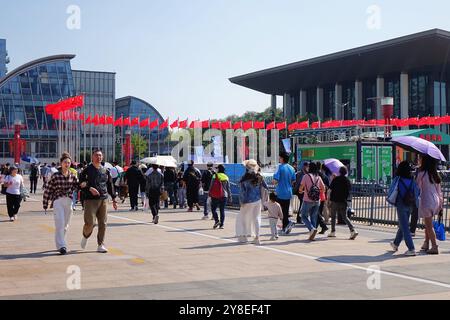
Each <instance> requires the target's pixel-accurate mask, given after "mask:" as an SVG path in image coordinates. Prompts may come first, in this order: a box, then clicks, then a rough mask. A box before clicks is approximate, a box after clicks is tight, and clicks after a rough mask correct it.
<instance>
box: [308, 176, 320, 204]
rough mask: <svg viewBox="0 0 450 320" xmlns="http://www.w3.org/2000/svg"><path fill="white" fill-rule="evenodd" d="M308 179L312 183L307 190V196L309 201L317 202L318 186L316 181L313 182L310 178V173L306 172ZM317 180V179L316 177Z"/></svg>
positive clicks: (318, 197)
mask: <svg viewBox="0 0 450 320" xmlns="http://www.w3.org/2000/svg"><path fill="white" fill-rule="evenodd" d="M308 177H309V179H311V183H312V184H313V185H312V187H311V189H309V191H308V190H307V191H308V197H309V199H311V201H314V202H319V201H320V188H319V187H318V186H317V182H316V183H314V181H313V179H312V178H311V175H309V174H308ZM317 180H319V179H317Z"/></svg>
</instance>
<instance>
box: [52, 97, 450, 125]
mask: <svg viewBox="0 0 450 320" xmlns="http://www.w3.org/2000/svg"><path fill="white" fill-rule="evenodd" d="M83 103H84V98H83V96H78V97H73V98H69V99H66V100H63V101H60V102H58V103H56V104H51V105H47V106H46V108H45V111H46V112H47V114H50V115H52V116H53V117H54V118H55V119H62V120H63V121H80V122H81V124H82V125H90V124H92V125H94V126H114V127H130V128H131V127H140V128H150V129H151V130H156V129H158V130H165V129H169V128H170V129H187V128H190V129H216V130H230V129H233V130H244V131H248V130H250V129H256V130H267V131H271V130H287V131H301V130H316V129H332V128H342V127H385V126H392V127H396V128H403V127H409V126H416V127H424V126H428V127H431V126H441V125H450V116H449V115H446V116H438V117H434V116H428V117H421V118H419V117H413V118H407V119H387V120H386V119H382V120H377V119H373V120H329V121H325V122H321V121H315V122H310V121H302V122H293V123H288V122H286V121H283V122H276V121H270V122H266V121H237V122H232V121H230V120H226V121H211V120H203V121H201V120H193V121H189V120H188V119H186V120H182V121H180V119H179V118H178V119H177V120H175V121H172V122H170V121H169V118H167V119H166V120H165V121H162V122H161V121H160V119H151V118H149V117H148V118H145V119H142V120H141V119H140V118H139V117H136V118H133V119H131V118H130V117H126V118H124V117H123V116H121V117H120V118H117V119H114V117H113V116H111V115H100V114H94V115H91V114H84V113H81V112H79V111H73V110H74V109H75V108H78V107H80V106H82V105H83ZM65 111H70V112H65Z"/></svg>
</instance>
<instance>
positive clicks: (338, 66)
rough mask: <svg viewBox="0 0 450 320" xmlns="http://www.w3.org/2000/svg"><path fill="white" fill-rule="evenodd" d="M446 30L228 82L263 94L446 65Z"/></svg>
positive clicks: (448, 35) (448, 43) (449, 48)
mask: <svg viewBox="0 0 450 320" xmlns="http://www.w3.org/2000/svg"><path fill="white" fill-rule="evenodd" d="M449 53H450V32H448V31H444V30H440V29H433V30H429V31H424V32H420V33H416V34H412V35H409V36H405V37H400V38H396V39H392V40H387V41H384V42H379V43H375V44H371V45H367V46H363V47H359V48H355V49H351V50H346V51H341V52H338V53H333V54H329V55H325V56H321V57H318V58H313V59H309V60H304V61H300V62H295V63H291V64H287V65H283V66H279V67H275V68H270V69H266V70H262V71H257V72H253V73H250V74H246V75H242V76H237V77H233V78H231V79H230V81H231V82H232V83H235V84H238V85H240V86H244V87H247V88H250V89H253V90H256V91H260V92H263V93H267V94H274V95H283V94H285V93H288V92H292V91H299V90H300V89H306V88H310V87H316V86H324V85H333V84H335V83H342V82H346V81H355V80H356V79H359V80H363V79H366V78H374V77H376V76H378V75H387V74H391V73H401V72H409V71H413V70H414V71H417V70H420V69H424V68H426V67H436V66H440V68H439V70H442V69H443V66H445V69H444V70H446V71H447V72H448V70H450V66H449V64H448V63H447V62H448V61H449V60H450V54H449Z"/></svg>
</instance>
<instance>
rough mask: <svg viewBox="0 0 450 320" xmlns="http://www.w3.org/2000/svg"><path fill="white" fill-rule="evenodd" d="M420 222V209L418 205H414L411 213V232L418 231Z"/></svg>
mask: <svg viewBox="0 0 450 320" xmlns="http://www.w3.org/2000/svg"><path fill="white" fill-rule="evenodd" d="M418 222H419V209H418V208H417V207H416V206H414V208H413V210H412V213H411V225H410V227H409V231H410V232H411V233H416V229H417V223H418Z"/></svg>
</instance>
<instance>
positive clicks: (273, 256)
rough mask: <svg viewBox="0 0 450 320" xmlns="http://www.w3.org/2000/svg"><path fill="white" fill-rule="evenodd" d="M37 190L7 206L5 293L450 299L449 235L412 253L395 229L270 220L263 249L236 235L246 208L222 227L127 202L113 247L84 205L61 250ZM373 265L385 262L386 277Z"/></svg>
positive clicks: (0, 217) (113, 232)
mask: <svg viewBox="0 0 450 320" xmlns="http://www.w3.org/2000/svg"><path fill="white" fill-rule="evenodd" d="M33 198H34V199H31V201H30V200H29V201H27V202H26V203H24V204H23V208H22V210H21V212H22V213H21V214H20V216H19V219H18V221H17V222H15V223H10V222H8V221H7V220H8V219H7V217H6V216H5V210H6V208H5V207H4V205H0V210H1V214H0V234H1V245H0V299H220V300H222V299H224V300H225V299H409V298H412V299H449V298H450V254H449V253H450V246H449V245H448V244H447V243H441V252H442V254H441V255H439V256H426V255H419V256H417V257H411V258H405V257H403V256H402V255H401V253H396V254H393V253H391V252H388V251H387V250H388V249H389V241H391V240H392V238H393V233H392V232H393V230H392V229H390V230H369V229H368V228H366V227H364V226H359V231H360V236H359V237H358V238H357V240H356V241H349V240H347V238H348V230H345V229H344V228H342V227H340V228H339V229H338V238H337V239H333V240H329V239H327V238H326V237H324V236H318V238H317V241H315V242H312V243H310V242H309V241H307V240H306V238H307V235H306V233H307V232H306V230H305V229H304V228H303V227H299V228H296V229H294V230H293V234H292V235H290V236H288V237H281V238H280V240H279V241H277V242H271V241H269V240H268V239H269V237H270V236H269V232H270V231H269V229H270V228H269V226H268V221H267V220H266V219H263V227H262V234H263V236H262V240H263V241H262V246H260V247H256V246H254V245H252V244H247V245H240V244H237V243H236V239H235V238H234V237H233V236H234V222H235V217H236V212H232V211H228V212H227V221H226V225H225V229H224V230H213V229H212V221H210V220H207V221H205V220H201V219H200V218H201V216H202V215H201V213H199V212H193V213H187V212H185V211H184V210H162V212H161V219H160V224H159V225H157V226H155V225H152V224H151V215H150V214H148V213H143V212H142V211H140V212H138V213H129V212H128V211H127V207H126V206H125V205H122V206H121V207H120V208H119V211H118V212H113V211H110V216H109V226H108V230H107V246H108V247H109V249H110V253H108V254H98V253H96V252H95V249H96V241H95V238H92V239H90V241H89V243H88V248H87V250H86V251H81V250H80V244H79V242H80V236H81V229H82V225H83V217H82V214H81V211H76V214H75V215H74V216H73V219H72V222H71V226H70V230H69V232H68V243H69V246H70V248H69V249H70V250H71V252H70V254H69V255H67V256H59V255H58V254H57V253H56V252H55V251H54V240H53V232H54V229H53V216H52V214H51V213H49V214H48V215H44V213H43V212H42V210H41V209H40V198H39V196H36V197H35V196H33ZM263 216H264V215H263ZM95 234H96V231H94V235H95ZM421 241H422V239H421V238H420V237H418V238H417V239H416V241H415V243H416V246H417V247H420V245H421ZM402 250H403V251H405V250H406V248H404V247H402ZM70 266H77V267H79V268H80V269H79V270H80V271H81V289H80V290H69V289H68V286H67V282H68V279H71V278H70V277H71V274H68V273H67V271H68V267H70ZM373 268H380V270H381V274H380V275H379V279H380V281H379V282H377V281H375V280H377V279H378V278H377V276H378V274H374V273H373V272H371V270H372V269H373ZM372 280H373V281H372ZM374 281H375V282H374ZM368 282H369V284H371V287H372V290H371V289H369V288H368ZM378 283H379V289H378V286H377V284H378Z"/></svg>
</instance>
